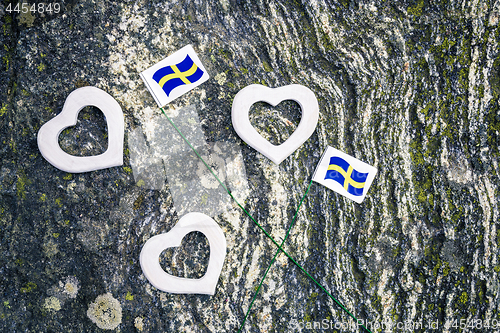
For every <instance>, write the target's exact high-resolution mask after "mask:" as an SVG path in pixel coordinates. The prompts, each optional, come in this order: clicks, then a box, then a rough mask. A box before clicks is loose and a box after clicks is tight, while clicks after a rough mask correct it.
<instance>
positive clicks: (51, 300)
mask: <svg viewBox="0 0 500 333" xmlns="http://www.w3.org/2000/svg"><path fill="white" fill-rule="evenodd" d="M43 308H44V309H45V310H48V311H59V310H61V302H60V301H59V299H58V298H57V297H54V296H50V297H47V298H46V299H45V301H44V302H43Z"/></svg>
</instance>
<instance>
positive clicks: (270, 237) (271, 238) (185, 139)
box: [160, 108, 372, 333]
mask: <svg viewBox="0 0 500 333" xmlns="http://www.w3.org/2000/svg"><path fill="white" fill-rule="evenodd" d="M160 110H161V112H162V113H163V114H164V115H165V117H167V119H168V121H169V122H170V124H172V126H173V127H174V128H175V130H176V131H177V132H178V133H179V134H180V135H181V137H182V138H183V139H184V141H186V143H187V144H188V145H189V147H191V149H192V150H193V151H194V153H195V154H196V156H198V158H199V159H200V160H201V161H202V162H203V164H205V166H206V167H207V169H208V170H209V171H210V173H211V174H212V175H214V177H215V179H217V181H218V182H219V184H221V185H222V187H223V188H224V189H225V190H226V192H227V193H228V194H229V196H230V197H231V199H233V200H234V202H236V204H237V205H238V206H239V207H240V208H241V209H242V210H243V211H244V212H245V214H247V215H248V217H250V219H251V220H252V221H253V222H254V223H255V224H256V225H257V226H258V227H259V229H260V230H262V231H263V232H264V234H265V235H266V236H267V237H268V238H269V239H270V240H271V241H272V242H273V243H274V245H276V246H277V247H278V249H279V250H280V251H281V252H283V253H284V254H285V255H286V256H287V257H288V259H290V260H291V261H292V262H293V263H294V264H295V265H296V266H297V267H298V268H299V269H300V270H301V271H302V272H304V274H306V275H307V276H308V277H309V278H310V279H311V280H312V281H313V282H314V283H316V284H317V285H318V287H320V289H321V290H323V291H324V292H325V293H326V294H327V295H328V296H329V297H330V298H331V299H332V300H333V301H334V302H335V303H336V304H337V305H338V306H340V308H341V309H342V310H344V311H345V312H346V313H347V314H348V315H349V316H351V317H352V318H353V319H354V320H355V321H356V323H358V319H357V318H356V317H355V316H354V315H353V314H352V313H350V312H349V310H347V309H346V308H345V307H344V306H343V305H342V303H340V302H339V301H337V300H336V299H335V297H333V295H332V294H330V293H329V292H328V290H326V289H325V288H324V287H323V286H322V285H321V284H319V282H318V281H316V279H314V278H313V277H312V276H311V275H310V274H309V273H308V272H307V271H306V270H305V269H304V268H302V266H300V265H299V263H298V262H296V261H295V259H293V258H292V257H291V256H290V255H289V254H288V252H286V251H285V250H284V249H283V247H282V246H281V245H279V244H278V243H277V242H276V241H275V240H274V238H273V237H272V236H271V235H269V234H268V233H267V231H266V230H265V229H264V228H263V227H262V226H261V225H260V224H259V223H258V222H257V221H256V220H255V219H254V218H253V217H252V215H250V213H249V212H247V210H246V209H245V208H243V206H242V205H240V203H239V202H238V200H236V198H235V197H233V195H232V194H231V192H230V191H229V190H228V189H227V187H226V186H225V185H224V184H223V183H222V181H221V180H220V179H219V177H217V175H216V174H215V173H214V172H213V170H212V168H211V167H210V166H209V165H208V164H207V163H206V162H205V160H204V159H203V158H202V157H201V156H200V154H199V153H198V151H197V150H196V149H195V148H194V147H193V145H192V144H191V142H189V140H188V139H187V138H186V137H185V136H184V134H182V132H181V131H180V130H179V129H178V128H177V126H175V124H174V123H173V121H172V120H171V119H170V117H169V116H167V114H166V113H165V111H164V110H163V108H160ZM360 326H361V327H363V328H364V329H365V330H366V331H367V332H369V333H372V332H371V331H370V330H369V329H368V328H366V327H365V326H364V325H360Z"/></svg>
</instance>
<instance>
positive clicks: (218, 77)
mask: <svg viewBox="0 0 500 333" xmlns="http://www.w3.org/2000/svg"><path fill="white" fill-rule="evenodd" d="M214 79H215V81H217V83H218V84H220V85H221V86H222V85H223V84H224V83H226V79H227V76H226V73H219V74H217V75H215V77H214Z"/></svg>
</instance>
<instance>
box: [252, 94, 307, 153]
mask: <svg viewBox="0 0 500 333" xmlns="http://www.w3.org/2000/svg"><path fill="white" fill-rule="evenodd" d="M301 117H302V111H301V108H300V105H299V104H298V103H297V102H295V101H293V100H284V101H282V102H281V103H279V104H278V105H276V106H275V107H273V106H272V105H270V104H268V103H266V102H257V103H255V104H253V105H252V107H251V108H250V112H249V119H250V124H252V126H253V127H254V128H255V129H256V130H257V132H258V133H259V134H260V135H261V136H262V137H263V138H265V139H266V140H268V141H269V142H270V143H271V144H273V145H275V146H279V145H281V144H282V143H284V142H285V141H286V140H287V139H288V138H289V137H290V135H292V133H293V132H295V129H296V128H297V126H299V123H300V119H301Z"/></svg>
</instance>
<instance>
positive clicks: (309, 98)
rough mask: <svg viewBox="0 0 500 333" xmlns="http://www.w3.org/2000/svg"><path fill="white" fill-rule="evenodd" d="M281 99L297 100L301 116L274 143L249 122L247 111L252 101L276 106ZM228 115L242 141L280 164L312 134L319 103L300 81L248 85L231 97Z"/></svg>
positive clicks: (317, 115)
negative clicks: (274, 85) (284, 136)
mask: <svg viewBox="0 0 500 333" xmlns="http://www.w3.org/2000/svg"><path fill="white" fill-rule="evenodd" d="M284 100H294V101H296V102H297V103H299V105H300V108H301V109H302V117H301V119H300V123H299V126H298V127H297V128H296V129H295V132H293V134H292V135H291V136H290V137H289V138H288V139H287V140H286V141H285V142H283V143H282V144H281V145H278V146H275V145H273V144H271V143H270V142H269V141H267V140H266V139H264V138H263V137H262V136H261V135H260V134H259V133H258V132H257V131H256V130H255V128H254V127H253V126H252V124H251V123H250V119H249V115H248V113H249V111H250V107H251V106H252V105H253V104H254V103H256V102H261V101H262V102H266V103H268V104H271V105H272V106H276V105H278V104H279V103H280V102H282V101H284ZM231 118H232V122H233V127H234V130H235V131H236V133H238V135H239V136H240V138H241V139H242V140H243V141H245V142H246V143H247V144H249V145H250V146H251V147H253V148H254V149H255V150H257V151H258V152H260V153H262V154H263V155H264V156H266V157H267V158H269V159H270V160H271V161H273V162H274V163H276V164H280V163H281V162H282V161H283V160H284V159H285V158H287V157H288V156H290V154H292V153H293V152H294V151H295V150H296V149H297V148H299V147H300V146H301V145H302V144H303V143H304V142H305V141H306V140H307V139H308V138H309V137H310V136H311V135H312V134H313V132H314V130H315V129H316V125H317V123H318V118H319V105H318V100H317V99H316V96H315V95H314V93H313V92H312V91H311V90H310V89H308V88H307V87H304V86H302V85H300V84H291V85H288V86H284V87H279V88H268V87H265V86H262V85H260V84H252V85H249V86H246V87H245V88H243V89H241V90H240V91H239V92H238V93H237V94H236V96H234V101H233V108H232V113H231Z"/></svg>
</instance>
